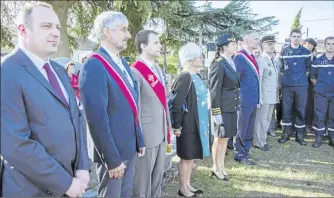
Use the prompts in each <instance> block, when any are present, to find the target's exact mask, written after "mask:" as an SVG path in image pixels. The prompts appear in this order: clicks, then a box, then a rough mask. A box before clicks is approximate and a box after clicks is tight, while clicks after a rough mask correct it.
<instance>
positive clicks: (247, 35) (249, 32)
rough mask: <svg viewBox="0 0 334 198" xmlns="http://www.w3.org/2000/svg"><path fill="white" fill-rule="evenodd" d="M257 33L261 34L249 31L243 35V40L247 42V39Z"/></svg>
mask: <svg viewBox="0 0 334 198" xmlns="http://www.w3.org/2000/svg"><path fill="white" fill-rule="evenodd" d="M255 33H257V34H259V32H258V31H256V30H247V31H246V32H245V33H244V34H243V36H242V39H243V40H244V41H245V39H248V37H249V36H250V35H252V34H255Z"/></svg>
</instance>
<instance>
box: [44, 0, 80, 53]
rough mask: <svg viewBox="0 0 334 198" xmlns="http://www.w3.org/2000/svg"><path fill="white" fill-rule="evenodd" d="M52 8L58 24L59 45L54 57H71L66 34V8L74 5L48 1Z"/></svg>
mask: <svg viewBox="0 0 334 198" xmlns="http://www.w3.org/2000/svg"><path fill="white" fill-rule="evenodd" d="M48 3H50V4H51V5H52V6H53V10H54V11H55V12H56V14H57V15H58V18H59V22H60V26H61V29H60V45H59V48H58V53H57V55H56V57H68V58H70V57H71V54H70V43H69V38H68V32H67V12H68V8H69V7H70V6H71V5H72V4H73V3H74V2H72V1H48Z"/></svg>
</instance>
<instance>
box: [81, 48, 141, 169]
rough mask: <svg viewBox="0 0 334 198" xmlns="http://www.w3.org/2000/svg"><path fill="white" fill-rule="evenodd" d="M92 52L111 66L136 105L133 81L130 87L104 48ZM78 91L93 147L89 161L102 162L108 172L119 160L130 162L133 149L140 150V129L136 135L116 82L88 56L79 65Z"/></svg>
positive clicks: (128, 107) (125, 64)
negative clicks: (80, 66) (124, 83)
mask: <svg viewBox="0 0 334 198" xmlns="http://www.w3.org/2000/svg"><path fill="white" fill-rule="evenodd" d="M96 53H98V54H100V55H101V56H103V57H104V58H105V59H106V60H107V61H108V62H109V63H110V64H111V65H112V66H113V68H114V69H115V70H116V71H117V73H118V74H119V75H120V76H121V77H122V79H123V80H124V81H125V82H126V85H127V87H128V88H129V89H130V91H131V94H132V96H133V97H134V99H135V100H136V102H137V103H138V88H137V84H136V82H135V81H133V82H134V88H133V87H132V86H131V84H130V83H129V82H128V80H127V78H126V76H125V75H124V74H123V72H122V71H121V70H120V68H119V67H118V66H117V65H116V63H115V62H114V61H113V60H112V58H111V57H110V56H109V55H108V53H107V52H106V50H105V49H103V48H102V47H100V48H99V49H98V50H97V52H96ZM122 62H123V65H124V66H125V68H126V69H127V70H128V73H129V75H130V76H131V78H132V75H131V71H130V68H129V66H128V64H127V63H126V61H125V60H122ZM132 79H133V78H132ZM79 90H80V94H81V99H82V102H83V105H84V110H85V112H86V117H87V123H88V127H89V132H90V135H91V137H92V139H93V142H94V146H95V149H94V151H92V152H93V156H92V158H93V161H94V162H101V163H104V164H105V165H106V166H107V168H108V169H114V168H116V167H118V166H119V165H120V164H121V163H122V162H123V161H126V160H129V159H132V158H133V157H134V155H135V154H136V150H137V151H138V149H139V148H141V147H144V139H143V136H142V132H141V128H140V126H138V128H137V133H136V128H135V127H136V124H135V117H134V114H133V112H132V109H131V107H130V105H129V103H128V101H127V99H126V98H125V96H124V94H123V92H122V90H121V89H120V88H119V86H118V84H117V83H116V81H115V80H114V79H113V78H112V77H111V76H110V75H109V73H108V71H107V70H106V69H105V67H104V66H103V64H102V63H101V62H100V61H99V60H97V59H96V58H93V57H89V58H88V59H87V60H86V61H85V64H84V65H83V66H82V68H81V70H80V76H79Z"/></svg>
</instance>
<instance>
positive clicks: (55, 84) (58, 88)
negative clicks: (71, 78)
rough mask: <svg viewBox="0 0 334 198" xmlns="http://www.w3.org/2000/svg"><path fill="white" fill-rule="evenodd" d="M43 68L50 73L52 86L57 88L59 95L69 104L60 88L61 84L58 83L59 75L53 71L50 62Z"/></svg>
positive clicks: (49, 77)
mask: <svg viewBox="0 0 334 198" xmlns="http://www.w3.org/2000/svg"><path fill="white" fill-rule="evenodd" d="M43 68H44V69H45V71H46V74H47V75H48V79H49V82H50V84H51V86H52V87H53V88H54V89H55V90H56V92H57V94H58V96H59V97H60V99H61V100H62V101H63V102H64V103H65V104H66V105H67V106H68V103H67V101H66V99H65V96H64V93H63V91H62V90H61V88H60V85H59V83H58V80H57V77H56V75H55V74H54V73H53V72H52V70H51V68H50V65H49V63H45V64H44V66H43Z"/></svg>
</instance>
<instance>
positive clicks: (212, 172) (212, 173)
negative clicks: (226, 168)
mask: <svg viewBox="0 0 334 198" xmlns="http://www.w3.org/2000/svg"><path fill="white" fill-rule="evenodd" d="M223 175H224V174H223ZM211 176H215V177H216V178H217V179H218V180H221V181H228V179H227V178H226V177H225V175H224V178H220V177H218V175H217V174H216V173H215V171H211Z"/></svg>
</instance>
